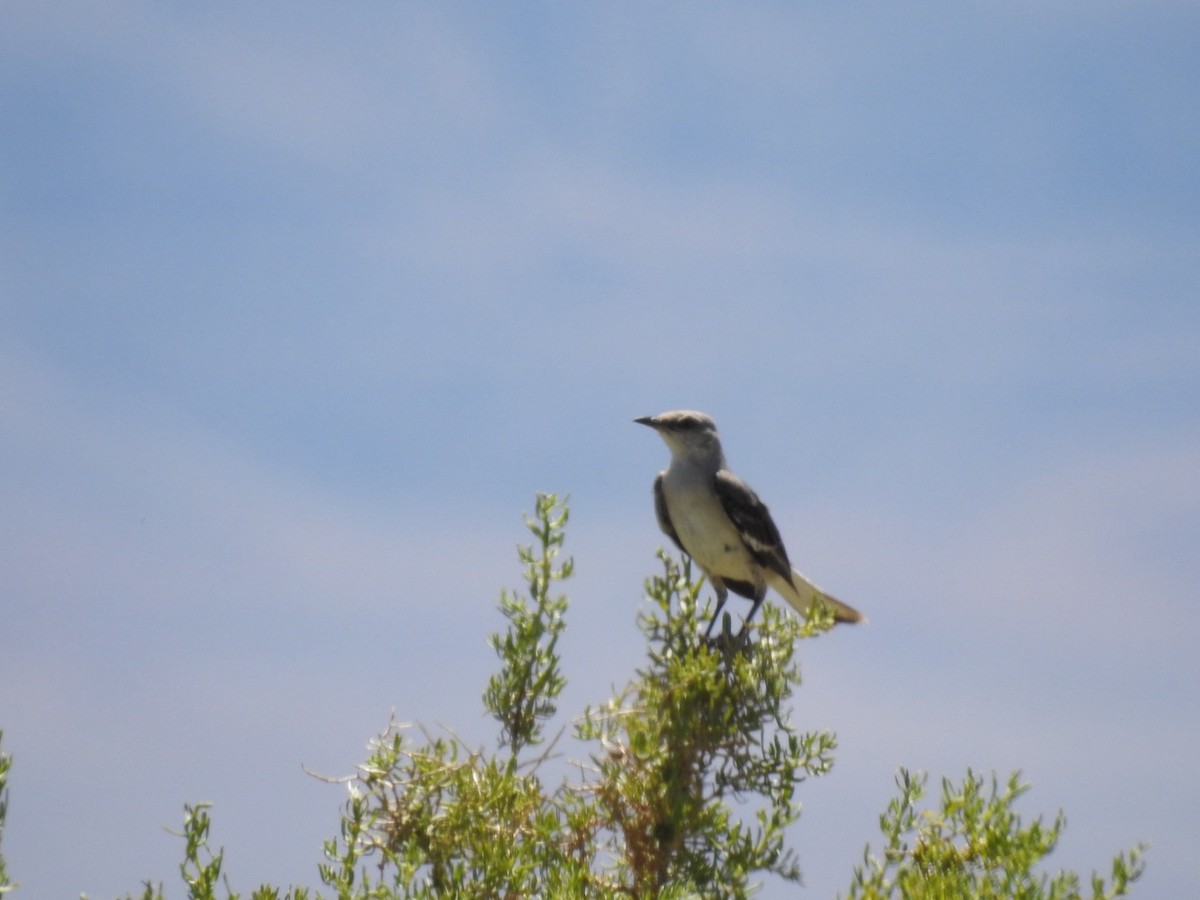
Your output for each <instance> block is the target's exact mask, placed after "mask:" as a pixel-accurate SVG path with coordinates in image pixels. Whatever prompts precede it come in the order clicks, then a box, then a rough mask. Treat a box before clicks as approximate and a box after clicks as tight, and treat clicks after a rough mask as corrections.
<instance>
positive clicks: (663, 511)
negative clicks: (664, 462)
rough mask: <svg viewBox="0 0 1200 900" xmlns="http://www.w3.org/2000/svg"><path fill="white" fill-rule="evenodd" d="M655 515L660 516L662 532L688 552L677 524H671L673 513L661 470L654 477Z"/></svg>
mask: <svg viewBox="0 0 1200 900" xmlns="http://www.w3.org/2000/svg"><path fill="white" fill-rule="evenodd" d="M654 515H655V516H656V517H657V518H658V527H659V528H661V529H662V533H663V534H665V535H666V536H667V537H669V538H670V539H671V540H672V541H674V542H675V546H676V547H678V548H679V549H680V550H683V552H684V553H687V550H686V549H684V546H683V544H682V543H681V542H680V540H679V535H678V534H677V533H676V532H675V526H674V525H672V524H671V513H670V512H669V511H668V510H667V498H666V495H665V494H663V473H662V472H659V473H658V477H657V478H655V479H654Z"/></svg>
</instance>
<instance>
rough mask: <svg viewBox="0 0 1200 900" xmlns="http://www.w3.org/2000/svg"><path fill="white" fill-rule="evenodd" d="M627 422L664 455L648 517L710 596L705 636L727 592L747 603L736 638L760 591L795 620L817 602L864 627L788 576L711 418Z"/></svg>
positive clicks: (677, 413) (855, 615)
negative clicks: (648, 432)
mask: <svg viewBox="0 0 1200 900" xmlns="http://www.w3.org/2000/svg"><path fill="white" fill-rule="evenodd" d="M634 421H635V422H637V423H638V424H639V425H647V426H649V427H650V428H653V429H654V430H655V431H657V432H658V436H659V437H661V438H662V439H663V441H664V442H665V443H666V445H667V447H668V448H669V449H670V451H671V463H670V465H668V466H667V468H666V469H665V470H663V471H662V472H660V473H659V474H658V477H657V478H656V479H654V512H655V514H656V515H657V516H658V527H659V528H661V529H662V530H663V533H664V534H665V535H666V536H667V537H669V538H670V539H671V540H672V541H674V542H675V545H676V546H677V547H679V549H680V550H682V551H683V552H684V553H686V554H687V555H688V556H690V557H691V558H692V561H693V562H695V563H696V565H697V566H699V567H700V570H701V571H702V572H704V575H705V577H706V578H708V580H709V582H710V583H711V584H712V586H713V589H714V590H716V592H717V609H716V611H715V612H714V613H713V617H712V619H711V620H710V621H709V623H708V630H707V631H706V632H705V635H706V636H707V635H708V634H709V633H711V631H712V627H713V624H714V623H715V622H716V621H717V619H718V618H719V617H720V615H721V609H722V607H724V605H725V600H726V599H727V598H728V596H729V591H733V592H734V593H735V594H737V595H739V596H741V597H746V598H747V599H749V600H752V601H754V606H752V607H751V609H750V614H749V615H748V616H746V620H745V623H744V624H743V625H742V631H743V632H744V631H745V629H746V626H747V625H748V624H749V623H750V620H751V619H752V618H753V617H754V614H755V613H756V612H758V608H759V607H760V606H761V605H762V602H763V598H764V597H765V596H766V594H767V588H773V589H774V590H775V592H776V593H777V594H779V595H780V596H781V597H783V599H784V600H786V601H787V602H788V603H790V604H791V605H792V607H793V608H794V609H795V610H796V611H797V612H799V613H800V614H801V615H805V614H807V612H808V609H809V607H810V606H812V604H813V603H814V602H819V603H821V604H823V605H824V606H825V607H826V608H827V609H829V610H830V611H831V612H832V613H833V616H834V619H835V620H836V621H838V622H863V621H866V617H865V616H863V614H862V613H860V612H859V611H858V610H856V609H854V608H853V607H851V606H847V605H846V604H845V603H842V602H841V601H840V600H838V599H836V598H834V597H831V596H830V595H829V594H826V593H825V592H824V591H822V590H821V589H820V588H818V587H817V586H816V585H815V584H813V583H812V582H811V581H809V580H808V579H807V578H805V577H804V576H803V575H801V574H800V573H799V572H797V571H796V570H795V569H793V568H792V565H791V563H790V562H788V556H787V551H786V550H785V549H784V547H783V540H782V539H781V538H780V536H779V529H778V528H776V527H775V522H774V521H772V519H771V513H770V511H769V510H768V509H767V507H766V504H764V503H763V502H762V501H761V500H760V499H758V495H757V494H756V493H754V491H753V490H751V489H750V486H749V485H747V484H746V483H745V482H744V481H742V480H741V479H740V478H738V477H737V476H736V475H734V474H733V473H732V472H730V471H729V467H728V466H727V465H726V463H725V454H724V453H723V452H722V450H721V441H720V439H719V438H718V437H717V426H716V425H715V424H714V423H713V420H712V419H711V418H709V417H708V416H706V415H705V414H704V413H701V412H692V411H690V410H685V409H681V410H674V411H672V412H665V413H663V414H662V415H658V416H642V417H641V418H638V419H634Z"/></svg>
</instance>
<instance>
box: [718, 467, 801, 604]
mask: <svg viewBox="0 0 1200 900" xmlns="http://www.w3.org/2000/svg"><path fill="white" fill-rule="evenodd" d="M713 490H715V491H716V494H717V499H719V500H720V501H721V506H722V507H723V508H724V509H725V515H727V516H729V521H730V522H732V523H733V525H734V527H735V528H736V529H737V530H738V535H740V536H741V539H742V543H743V544H745V545H746V549H747V550H749V551H750V555H751V556H752V557H753V558H754V561H755V562H756V563H758V564H759V565H760V566H762V567H763V568H765V569H769V570H771V571H772V572H777V573H779V574H780V575H781V576H783V579H784V580H785V581H788V582H790V581H791V580H792V565H791V563H789V562H788V557H787V551H786V550H785V549H783V539H782V538H781V537H780V536H779V529H778V528H776V527H775V522H774V520H772V518H771V511H770V510H768V509H767V505H766V504H765V503H763V502H762V501H761V500H759V499H758V494H756V493H754V491H753V490H751V489H750V486H749V485H748V484H746V482H744V481H742V479H740V478H738V477H737V476H736V475H734V474H733V473H732V472H730V471H727V470H725V469H722V470H721V471H719V472H717V474H716V475H714V476H713Z"/></svg>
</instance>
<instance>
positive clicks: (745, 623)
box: [738, 585, 767, 641]
mask: <svg viewBox="0 0 1200 900" xmlns="http://www.w3.org/2000/svg"><path fill="white" fill-rule="evenodd" d="M766 597H767V586H766V585H763V586H762V587H761V588H759V589H758V590H757V591H756V592H755V596H754V605H753V606H751V607H750V612H748V613H747V614H746V618H745V619H743V620H742V630H741V631H739V632H738V640H739V641H740V640H741V639H742V637H743V636H744V635H745V634H746V629H747V628H749V627H750V620H751V619H753V618H754V614H755V613H756V612H758V608H759V607H760V606H762V604H763V600H765V599H766Z"/></svg>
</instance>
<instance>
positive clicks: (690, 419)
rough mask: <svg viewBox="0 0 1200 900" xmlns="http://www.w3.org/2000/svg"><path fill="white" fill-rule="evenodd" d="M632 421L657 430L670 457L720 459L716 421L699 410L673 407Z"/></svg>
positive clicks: (701, 459) (719, 442) (715, 460)
mask: <svg viewBox="0 0 1200 900" xmlns="http://www.w3.org/2000/svg"><path fill="white" fill-rule="evenodd" d="M633 421H635V422H637V423H638V424H639V425H646V426H648V427H650V428H653V429H654V430H655V431H657V432H658V436H659V437H660V438H662V439H663V441H664V442H665V443H666V445H667V447H668V448H670V450H671V455H672V456H675V457H678V458H681V459H692V460H696V461H703V460H711V461H714V462H716V463H721V462H723V459H722V456H721V441H720V439H719V438H718V437H717V426H716V423H715V422H713V420H712V418H711V417H710V416H707V415H705V414H704V413H702V412H694V411H692V410H690V409H676V410H672V411H671V412H665V413H661V414H659V415H657V416H642V417H640V418H637V419H634V420H633Z"/></svg>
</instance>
